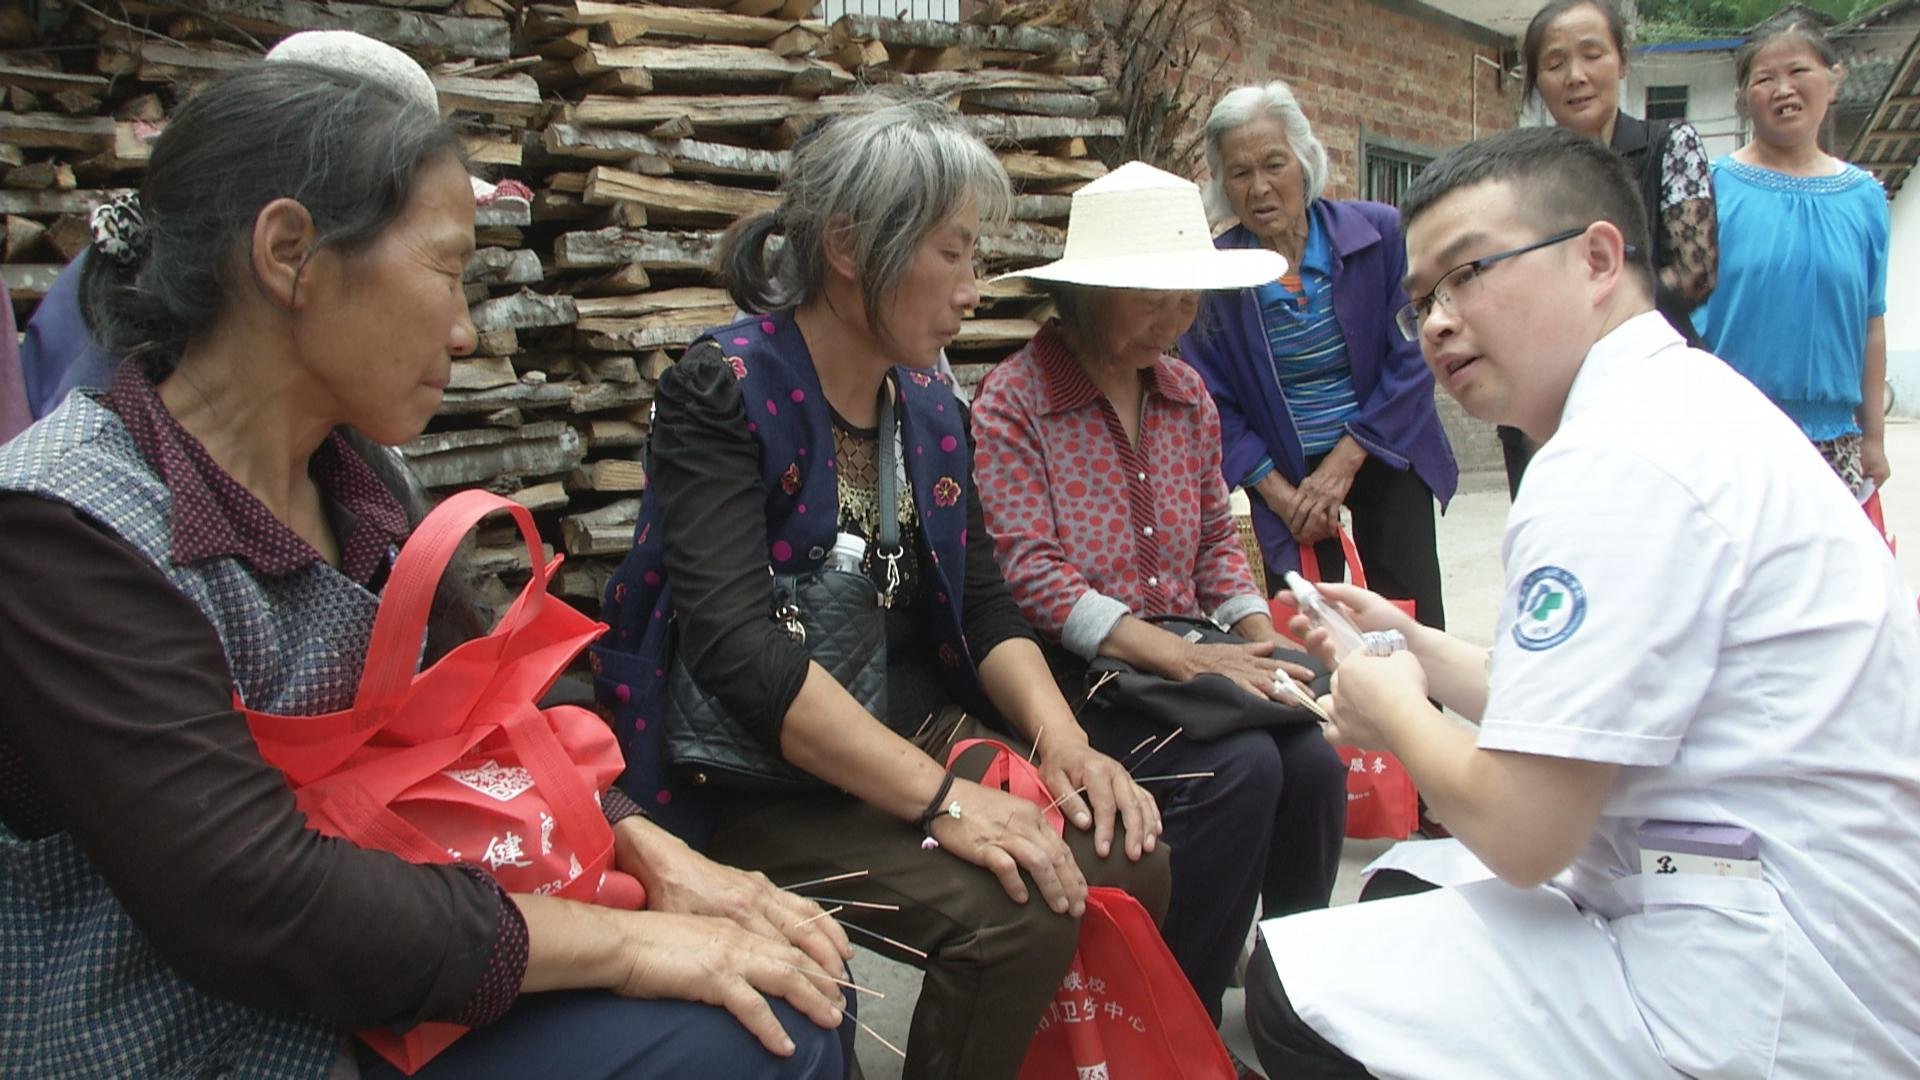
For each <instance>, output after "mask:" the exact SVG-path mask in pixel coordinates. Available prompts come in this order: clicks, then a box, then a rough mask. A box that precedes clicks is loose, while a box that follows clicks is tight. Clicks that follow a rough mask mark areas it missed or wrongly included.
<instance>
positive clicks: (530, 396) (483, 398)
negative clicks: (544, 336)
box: [440, 380, 573, 416]
mask: <svg viewBox="0 0 1920 1080" xmlns="http://www.w3.org/2000/svg"><path fill="white" fill-rule="evenodd" d="M572 402H573V389H572V388H571V387H569V386H568V385H567V384H565V383H548V382H529V381H526V380H521V381H519V382H515V383H512V384H510V385H507V386H496V387H492V388H490V389H486V390H448V391H446V392H445V393H443V394H441V395H440V415H442V416H485V415H487V414H489V413H493V412H496V411H498V410H501V409H561V408H569V407H571V405H572Z"/></svg>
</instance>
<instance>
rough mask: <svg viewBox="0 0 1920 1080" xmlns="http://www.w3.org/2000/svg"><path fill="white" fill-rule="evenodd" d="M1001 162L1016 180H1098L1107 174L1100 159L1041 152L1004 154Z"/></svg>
mask: <svg viewBox="0 0 1920 1080" xmlns="http://www.w3.org/2000/svg"><path fill="white" fill-rule="evenodd" d="M1000 164H1001V165H1002V166H1004V167H1005V168H1006V170H1007V175H1008V176H1010V177H1012V178H1013V179H1015V180H1034V181H1041V182H1046V183H1057V182H1060V181H1063V180H1076V181H1085V180H1097V179H1099V178H1100V177H1102V176H1105V175H1107V167H1106V166H1105V165H1104V164H1102V163H1100V162H1098V161H1074V160H1067V159H1063V158H1051V157H1045V156H1042V155H1040V154H1002V155H1000Z"/></svg>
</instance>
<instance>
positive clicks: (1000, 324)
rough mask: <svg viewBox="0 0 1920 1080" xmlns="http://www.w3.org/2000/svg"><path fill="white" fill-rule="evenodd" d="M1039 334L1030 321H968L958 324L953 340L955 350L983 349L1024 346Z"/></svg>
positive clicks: (1036, 327)
mask: <svg viewBox="0 0 1920 1080" xmlns="http://www.w3.org/2000/svg"><path fill="white" fill-rule="evenodd" d="M1039 332H1040V324H1039V323H1037V322H1034V321H1033V320H1032V319H968V320H967V321H966V322H963V323H961V324H960V334H959V336H958V337H956V338H954V339H953V347H954V348H956V349H984V348H987V347H989V346H1014V345H1025V344H1026V343H1027V342H1028V341H1030V340H1032V338H1033V335H1035V334H1037V333H1039Z"/></svg>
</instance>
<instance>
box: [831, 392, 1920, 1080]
mask: <svg viewBox="0 0 1920 1080" xmlns="http://www.w3.org/2000/svg"><path fill="white" fill-rule="evenodd" d="M1467 423H1468V424H1471V423H1472V421H1467ZM1478 435H1479V436H1481V437H1472V438H1471V441H1472V443H1473V450H1472V452H1471V453H1470V454H1468V453H1463V454H1462V455H1461V456H1462V458H1463V460H1464V461H1466V462H1468V463H1469V464H1473V465H1481V466H1488V467H1483V468H1481V469H1479V470H1477V471H1474V472H1471V473H1468V474H1467V475H1465V476H1463V477H1462V478H1461V485H1460V492H1459V494H1458V495H1456V496H1455V497H1454V500H1453V503H1452V505H1451V506H1450V507H1449V508H1448V510H1447V512H1446V514H1445V515H1443V516H1442V517H1441V518H1440V521H1439V542H1440V567H1441V572H1442V574H1443V575H1444V580H1445V595H1446V606H1447V625H1448V628H1449V629H1450V630H1451V631H1453V632H1454V633H1457V634H1459V635H1460V636H1462V637H1464V638H1466V639H1468V640H1470V641H1475V642H1479V643H1482V644H1485V643H1488V642H1490V641H1491V640H1492V637H1493V627H1494V618H1495V614H1496V612H1497V609H1498V607H1499V604H1500V599H1501V595H1502V593H1503V591H1504V588H1503V585H1502V579H1501V571H1500V534H1501V531H1502V529H1503V528H1504V527H1505V524H1506V515H1507V506H1508V500H1507V489H1506V478H1505V477H1504V475H1502V474H1501V473H1500V472H1498V471H1497V469H1498V464H1499V456H1498V450H1497V448H1495V449H1494V450H1493V451H1492V452H1491V453H1488V452H1486V448H1487V446H1488V445H1490V443H1491V433H1490V432H1481V433H1478ZM1456 441H1462V440H1460V439H1459V436H1458V434H1457V433H1456ZM1887 453H1888V456H1889V457H1890V458H1891V459H1892V461H1893V469H1894V475H1893V479H1892V480H1891V481H1890V482H1889V484H1888V490H1887V493H1886V496H1885V503H1886V512H1887V525H1888V527H1889V529H1890V530H1891V531H1892V532H1893V533H1894V535H1895V537H1896V538H1904V539H1905V542H1904V543H1902V544H1901V547H1900V553H1899V563H1900V567H1901V570H1902V571H1903V572H1904V573H1905V575H1906V578H1907V581H1908V582H1909V583H1910V584H1911V583H1914V582H1920V420H1902V419H1895V420H1891V421H1889V422H1888V426H1887ZM1387 847H1388V842H1387V841H1359V840H1349V841H1347V847H1346V851H1345V852H1344V854H1343V856H1342V859H1341V868H1340V878H1339V881H1338V883H1337V884H1336V885H1335V888H1334V897H1333V902H1334V903H1335V904H1336V905H1337V904H1348V903H1352V902H1353V900H1354V898H1355V897H1356V896H1357V895H1358V894H1359V891H1360V870H1361V868H1362V867H1364V866H1366V864H1367V863H1368V862H1371V861H1372V860H1373V858H1374V857H1375V856H1376V855H1378V854H1380V852H1382V851H1384V850H1386V848H1387ZM854 973H855V974H854V978H855V979H856V980H857V981H858V982H859V983H860V984H861V985H863V986H868V987H872V988H874V989H876V990H880V991H882V992H883V993H885V994H886V995H887V997H886V999H885V1000H882V1001H875V1000H873V999H871V998H866V999H863V1000H862V1001H861V1003H860V1015H861V1019H863V1020H865V1021H866V1022H867V1023H868V1024H871V1025H872V1026H873V1027H874V1028H875V1029H876V1030H878V1031H879V1032H880V1033H881V1034H882V1035H884V1036H886V1038H887V1039H888V1040H889V1041H891V1042H893V1043H894V1044H895V1045H898V1046H901V1047H903V1048H904V1047H905V1046H906V1042H907V1028H908V1024H909V1020H910V1018H911V1016H912V1013H913V1003H914V1000H915V998H916V997H917V996H918V994H919V989H920V973H919V972H918V971H916V970H915V969H913V968H910V967H906V966H904V965H901V964H896V963H893V962H892V961H890V960H886V959H884V958H882V957H880V956H878V955H876V954H874V953H871V952H868V951H866V950H864V949H862V950H860V955H858V956H857V957H856V958H855V960H854ZM1243 1008H1244V1000H1243V996H1242V994H1241V992H1240V991H1239V990H1237V989H1236V990H1229V991H1228V992H1227V999H1226V1003H1225V1013H1226V1021H1225V1023H1224V1024H1223V1025H1222V1027H1221V1034H1222V1035H1223V1036H1224V1037H1225V1039H1226V1042H1227V1045H1228V1046H1229V1047H1230V1048H1231V1049H1232V1050H1233V1051H1234V1052H1235V1053H1236V1054H1238V1055H1239V1056H1240V1058H1241V1059H1242V1060H1243V1061H1245V1062H1247V1063H1248V1064H1250V1065H1251V1064H1253V1063H1254V1055H1253V1047H1252V1044H1251V1043H1250V1042H1249V1041H1248V1038H1247V1032H1246V1023H1245V1020H1244V1017H1243ZM857 1044H858V1048H859V1057H860V1065H861V1069H862V1071H863V1072H864V1073H865V1074H866V1076H867V1078H868V1080H896V1078H898V1077H899V1076H900V1059H899V1058H898V1057H896V1056H894V1054H893V1053H892V1052H891V1051H889V1050H888V1049H887V1048H886V1047H884V1046H881V1045H880V1044H879V1043H877V1042H876V1041H874V1040H873V1039H872V1038H871V1037H869V1036H867V1035H865V1034H862V1035H861V1036H860V1037H859V1038H858V1040H857Z"/></svg>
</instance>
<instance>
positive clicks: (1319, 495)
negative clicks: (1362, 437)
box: [1287, 436, 1367, 543]
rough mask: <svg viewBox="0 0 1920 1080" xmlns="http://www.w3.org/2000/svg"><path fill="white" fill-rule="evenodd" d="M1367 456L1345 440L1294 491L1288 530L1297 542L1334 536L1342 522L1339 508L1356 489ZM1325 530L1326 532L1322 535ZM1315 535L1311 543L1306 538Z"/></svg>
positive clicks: (1350, 440) (1347, 438) (1355, 445)
mask: <svg viewBox="0 0 1920 1080" xmlns="http://www.w3.org/2000/svg"><path fill="white" fill-rule="evenodd" d="M1366 460H1367V453H1366V451H1365V450H1362V449H1360V446H1359V444H1358V443H1355V442H1354V441H1353V439H1352V437H1351V436H1348V437H1343V438H1342V439H1341V440H1340V442H1339V443H1337V444H1336V445H1335V446H1334V448H1333V449H1332V450H1331V451H1329V452H1328V453H1327V456H1326V457H1325V458H1324V459H1322V460H1321V462H1320V464H1319V466H1318V467H1316V468H1315V469H1314V470H1313V472H1312V473H1311V474H1309V475H1308V476H1307V478H1306V479H1305V480H1302V481H1300V486H1299V487H1298V488H1296V489H1295V496H1294V500H1293V508H1292V509H1293V513H1292V516H1290V517H1288V518H1287V528H1288V529H1290V530H1292V532H1293V536H1294V539H1296V540H1299V541H1300V542H1301V543H1311V542H1313V541H1315V540H1321V539H1325V538H1326V537H1327V536H1331V535H1333V530H1334V528H1335V527H1337V523H1338V522H1339V520H1340V507H1341V506H1342V505H1344V504H1345V503H1346V501H1347V492H1349V491H1351V490H1352V489H1353V478H1354V476H1355V474H1357V473H1358V472H1359V471H1360V466H1361V465H1363V464H1365V463H1366ZM1323 530H1324V531H1323ZM1309 535H1312V540H1309V539H1308V538H1307V537H1308V536H1309Z"/></svg>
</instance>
